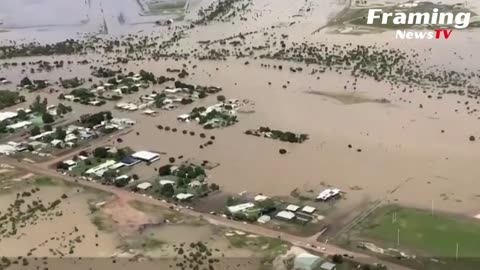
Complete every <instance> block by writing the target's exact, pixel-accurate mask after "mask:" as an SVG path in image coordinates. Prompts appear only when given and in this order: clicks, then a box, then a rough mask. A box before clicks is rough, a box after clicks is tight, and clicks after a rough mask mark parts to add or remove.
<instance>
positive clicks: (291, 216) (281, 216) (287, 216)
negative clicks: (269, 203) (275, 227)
mask: <svg viewBox="0 0 480 270" xmlns="http://www.w3.org/2000/svg"><path fill="white" fill-rule="evenodd" d="M275 217H277V218H279V219H284V220H288V221H290V220H293V219H294V218H295V214H294V213H292V212H290V211H280V212H278V213H277V215H275Z"/></svg>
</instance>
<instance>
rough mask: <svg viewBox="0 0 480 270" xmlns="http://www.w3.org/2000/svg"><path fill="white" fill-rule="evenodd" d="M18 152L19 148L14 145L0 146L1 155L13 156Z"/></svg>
mask: <svg viewBox="0 0 480 270" xmlns="http://www.w3.org/2000/svg"><path fill="white" fill-rule="evenodd" d="M16 151H17V148H16V147H15V146H12V145H8V144H1V145H0V154H2V155H11V154H13V153H15V152H16Z"/></svg>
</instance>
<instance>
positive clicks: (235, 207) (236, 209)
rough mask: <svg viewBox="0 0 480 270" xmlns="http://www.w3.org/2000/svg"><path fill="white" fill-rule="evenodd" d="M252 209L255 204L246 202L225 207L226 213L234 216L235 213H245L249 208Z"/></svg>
mask: <svg viewBox="0 0 480 270" xmlns="http://www.w3.org/2000/svg"><path fill="white" fill-rule="evenodd" d="M253 207H255V204H254V203H251V202H248V203H242V204H237V205H232V206H229V207H227V209H228V211H230V213H232V214H235V213H239V212H243V211H245V210H247V209H250V208H253Z"/></svg>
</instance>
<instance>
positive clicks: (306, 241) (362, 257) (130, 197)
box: [0, 157, 412, 270]
mask: <svg viewBox="0 0 480 270" xmlns="http://www.w3.org/2000/svg"><path fill="white" fill-rule="evenodd" d="M0 163H2V164H8V165H11V166H15V167H17V168H20V169H23V170H26V171H30V172H32V173H35V174H38V175H44V176H48V177H52V178H57V179H62V180H64V181H67V182H71V183H76V184H78V185H81V186H85V187H90V188H94V189H97V190H102V191H105V192H108V193H112V194H114V195H116V196H117V197H118V198H119V199H120V200H122V201H124V202H129V201H140V202H143V203H146V204H150V205H155V206H159V207H164V208H168V207H170V206H172V204H170V203H166V202H162V201H159V200H156V199H153V198H150V197H146V196H143V195H142V194H138V193H134V192H130V191H127V190H124V189H119V188H116V187H113V186H107V185H102V184H99V183H95V182H89V181H77V180H76V179H75V178H73V177H70V176H65V175H62V174H60V173H57V172H56V171H54V170H51V169H49V168H48V166H49V164H50V163H49V162H47V163H43V164H31V163H25V162H19V161H17V160H13V159H10V158H8V157H0ZM179 212H180V213H182V214H185V215H188V216H192V217H198V218H202V219H204V220H206V221H208V222H209V223H211V224H213V225H217V226H222V227H228V228H232V229H235V230H241V231H245V232H249V233H252V234H257V235H261V236H266V237H271V238H280V239H282V240H284V241H287V242H289V243H291V244H293V245H295V246H299V247H302V248H305V249H308V250H314V251H316V252H322V253H324V254H327V255H334V254H349V255H352V256H354V257H355V260H356V261H358V262H359V263H369V264H372V263H382V264H385V265H386V266H387V267H388V269H390V270H412V269H410V268H408V267H404V266H401V265H397V264H393V263H390V262H385V261H380V260H378V259H376V258H374V257H372V256H369V255H366V254H362V253H357V252H351V251H348V250H345V249H342V248H340V247H338V246H335V245H331V244H323V243H319V242H317V241H316V240H315V239H312V238H311V237H299V236H295V235H291V234H286V233H283V232H278V231H275V230H271V229H268V228H265V227H261V226H257V225H254V224H249V223H243V222H238V221H234V220H230V219H226V218H223V217H221V216H214V215H205V214H204V213H200V212H196V211H194V210H191V209H186V208H181V209H180V210H179ZM321 248H325V250H324V251H322V250H321Z"/></svg>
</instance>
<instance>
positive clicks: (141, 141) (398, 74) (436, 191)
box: [0, 0, 480, 258]
mask: <svg viewBox="0 0 480 270" xmlns="http://www.w3.org/2000/svg"><path fill="white" fill-rule="evenodd" d="M21 2H22V1H21ZM27 2H28V3H27ZM37 2H38V3H37ZM37 2H35V3H30V1H23V2H22V4H24V5H29V6H30V5H31V8H26V9H23V10H19V9H18V6H17V4H12V3H9V4H6V3H0V7H1V5H5V8H6V10H12V12H10V11H9V12H7V13H6V14H3V15H2V16H3V17H1V18H0V19H1V20H2V21H3V25H2V26H1V27H2V28H3V29H4V30H6V31H7V32H4V33H0V37H2V41H3V42H4V43H9V44H14V42H13V41H10V40H14V41H15V42H21V41H25V40H30V39H32V38H33V39H37V40H39V41H42V42H47V41H48V42H53V41H58V40H63V39H64V38H63V37H65V36H64V35H66V36H68V37H78V35H77V32H78V33H81V35H83V34H88V35H91V36H95V37H96V39H95V40H94V41H91V40H90V41H88V42H86V43H85V44H87V45H85V44H81V45H79V49H78V51H73V52H72V51H69V52H68V53H66V55H60V54H55V53H49V54H48V55H41V54H39V53H34V52H36V51H35V50H30V51H29V50H18V51H17V52H16V53H17V54H16V55H14V57H12V58H9V57H7V56H5V59H2V60H1V62H0V63H2V64H3V65H2V67H1V68H0V77H5V78H8V80H10V81H12V82H13V83H12V84H11V85H5V88H7V89H12V90H15V89H19V90H18V91H20V92H21V93H22V94H23V95H25V98H26V102H25V103H23V104H18V105H15V106H12V107H10V108H7V109H5V110H4V111H12V110H15V109H17V108H21V107H25V106H28V105H29V104H31V103H32V102H33V100H35V98H36V96H37V95H40V97H41V98H42V99H43V98H46V99H47V100H48V103H49V104H56V103H58V102H59V100H58V98H57V97H58V96H59V94H69V93H70V91H71V89H63V88H62V87H61V86H60V85H59V84H58V83H56V82H58V81H59V78H71V77H74V76H77V77H79V78H83V79H85V84H84V85H83V86H82V87H85V88H87V89H95V88H96V87H97V86H98V85H104V83H105V82H106V81H107V80H110V79H112V78H110V77H106V78H98V77H92V75H91V73H92V68H93V66H102V67H108V68H111V69H115V70H121V71H122V72H123V73H125V74H126V73H128V72H132V74H134V73H137V72H140V70H145V71H148V72H152V73H153V74H154V77H155V83H152V84H151V85H149V86H148V87H147V88H146V89H141V90H139V91H138V92H135V93H132V94H129V95H122V97H121V102H137V101H138V100H140V97H141V96H144V95H147V94H152V93H162V92H163V91H164V90H165V89H167V88H176V87H177V86H175V85H174V82H173V81H177V82H182V83H187V84H191V85H201V86H216V87H220V88H222V92H220V93H219V95H222V96H223V98H224V99H225V98H226V99H238V100H242V101H244V100H246V101H248V108H243V109H244V110H243V111H242V110H239V111H238V114H237V115H236V116H237V120H238V122H236V123H235V125H232V126H229V127H225V128H218V129H209V130H206V129H203V128H202V126H201V125H200V124H198V123H196V122H195V121H191V122H188V121H187V122H180V121H178V120H177V117H178V116H180V115H184V114H188V113H190V112H192V110H193V109H194V108H196V107H208V106H210V105H213V104H215V103H217V102H218V101H219V100H220V97H218V96H217V94H212V95H209V96H207V97H205V98H198V99H196V100H195V101H194V102H193V103H190V104H181V105H178V106H177V107H176V108H174V109H172V110H164V109H161V108H160V107H155V106H153V107H152V109H154V110H155V111H156V114H155V115H154V116H148V115H145V113H143V112H142V111H141V110H139V111H132V112H130V111H127V110H119V109H117V108H115V105H116V103H117V102H116V101H108V102H107V103H106V104H105V105H103V106H101V107H94V106H88V105H82V104H80V103H75V102H69V101H62V102H64V103H65V104H68V105H70V106H72V108H73V112H72V113H71V114H69V115H68V116H66V117H65V118H66V119H67V120H72V121H73V120H76V119H77V118H79V117H80V116H81V115H83V114H85V113H91V112H97V111H100V110H109V111H111V112H112V113H114V115H115V116H116V117H125V118H130V119H133V120H135V121H136V124H135V126H134V127H133V131H132V132H130V133H128V134H126V135H124V136H122V138H121V139H122V140H121V142H119V141H111V142H109V144H111V145H114V146H118V147H126V146H128V147H130V148H131V149H134V150H151V151H156V152H159V153H162V156H161V158H160V160H159V161H157V162H155V163H153V164H152V165H150V166H147V165H144V164H142V165H138V166H136V167H134V169H133V170H132V171H133V172H134V173H135V174H137V175H138V176H140V179H142V181H143V179H145V180H150V179H153V178H155V177H156V176H157V175H158V171H157V170H158V168H159V167H160V166H163V165H167V164H170V163H172V161H170V160H169V158H178V157H182V158H183V160H187V159H195V160H199V161H204V160H206V161H210V162H214V163H219V164H220V165H219V166H218V167H216V168H215V169H212V170H209V171H208V178H209V181H212V182H215V183H218V184H219V185H220V186H221V189H222V191H224V192H225V193H226V194H238V193H241V192H248V193H250V194H258V193H262V194H265V195H267V196H270V197H280V198H288V197H292V196H294V194H293V193H298V194H309V195H310V196H312V198H311V199H313V198H314V197H315V194H318V193H319V192H320V191H322V190H323V189H325V188H327V187H335V188H339V189H340V190H342V192H343V193H342V199H341V200H338V201H335V202H334V203H332V204H331V205H327V203H323V202H311V203H312V204H313V203H315V204H318V205H326V206H325V207H324V208H325V209H327V208H328V213H329V216H327V217H326V221H327V222H331V223H332V224H337V223H336V222H339V223H338V224H342V225H345V223H347V224H348V222H349V221H350V220H351V219H352V218H353V217H354V216H355V215H357V214H358V213H361V212H363V211H365V209H368V208H369V207H372V205H377V204H376V203H377V202H385V203H395V204H400V205H406V206H409V207H415V208H427V209H428V208H430V207H432V205H434V206H435V208H436V209H439V210H441V211H445V212H454V213H456V214H462V215H468V216H474V215H477V214H478V213H480V209H479V207H478V203H479V200H480V196H479V192H478V191H476V190H475V189H474V188H472V187H474V186H475V183H476V181H477V180H476V175H477V174H479V173H480V168H479V167H478V166H477V165H476V160H477V158H478V152H479V149H480V145H479V140H480V129H479V128H478V125H477V122H478V119H479V117H480V115H479V111H478V110H479V104H480V103H479V102H480V101H479V100H478V98H479V97H480V95H479V93H480V89H479V88H478V84H479V82H480V76H479V74H478V72H479V69H480V66H479V65H478V61H477V60H478V57H480V55H478V52H477V49H476V48H477V47H478V46H479V45H480V36H479V35H478V29H476V28H471V29H466V30H462V31H454V32H453V34H452V37H451V40H449V41H448V42H447V43H448V46H446V45H445V44H446V43H445V42H443V43H442V42H435V41H429V40H424V41H420V40H409V41H406V40H397V39H395V33H394V31H391V30H390V29H383V30H382V31H373V32H369V33H365V34H363V33H362V34H359V35H342V34H339V33H338V32H335V31H332V30H334V28H335V27H329V25H328V24H329V22H331V21H332V19H335V18H336V17H335V16H337V15H338V14H339V12H341V11H342V10H344V9H345V8H354V7H352V5H351V3H347V2H346V1H323V2H318V1H310V0H308V1H290V0H288V1H287V0H275V1H271V0H258V1H248V0H245V1H225V2H224V5H223V6H220V7H219V6H218V5H215V3H216V2H215V1H186V2H185V1H171V2H166V1H138V2H137V1H133V0H132V1H129V0H122V1H110V0H102V1H100V0H89V1H86V2H84V1H78V2H75V5H78V10H79V12H76V13H75V15H72V16H67V15H68V12H67V11H66V12H65V14H66V16H65V18H64V19H61V18H60V19H58V20H55V21H51V17H52V16H47V14H45V16H44V17H42V16H38V17H36V16H32V21H28V20H17V19H16V18H18V17H19V16H20V17H26V16H28V12H33V11H32V9H33V8H34V6H35V5H38V4H39V3H40V2H42V1H37ZM60 2H61V1H53V0H52V1H49V3H50V4H52V5H58V6H59V8H62V6H65V5H66V4H65V3H63V2H61V3H60ZM368 4H369V5H385V4H386V3H378V2H372V3H368ZM446 4H455V3H453V2H451V1H450V2H448V3H446ZM212 5H213V6H212ZM464 7H465V8H467V9H469V10H472V11H474V12H476V10H477V7H478V1H469V2H468V3H466V4H465V5H464ZM182 10H183V11H182ZM15 12H17V13H15ZM167 13H168V14H167ZM10 14H17V16H13V15H12V16H10ZM180 14H182V15H180ZM9 16H10V17H9ZM172 16H184V18H182V19H183V20H181V21H180V20H179V21H178V22H177V21H175V19H174V22H173V24H172V25H170V26H167V27H163V26H162V27H160V26H155V24H156V21H157V20H164V19H166V18H173V17H172ZM159 18H160V19H159ZM74 29H75V30H74ZM124 34H131V35H130V36H128V37H125V36H122V35H124ZM459 48H461V49H459ZM38 50H39V51H40V50H46V49H45V47H42V48H40V49H38ZM2 52H3V53H4V54H5V55H8V53H9V52H8V50H4V51H2ZM30 55H34V56H33V57H25V56H30ZM348 57H350V58H351V59H347V58H348ZM345 59H347V60H345ZM359 59H360V60H359ZM40 60H42V61H48V62H50V63H54V62H55V61H57V62H58V61H64V63H65V64H64V65H63V66H62V67H61V68H53V69H51V70H49V71H46V70H45V69H41V68H37V67H38V61H40ZM335 61H337V62H335ZM82 62H83V64H81V63H82ZM35 63H37V64H35ZM172 70H177V71H172ZM185 74H187V75H185ZM25 76H28V77H29V78H30V79H38V80H48V81H49V82H50V83H51V85H50V86H49V87H48V88H46V89H44V90H40V91H36V92H28V91H27V90H25V89H23V90H22V89H20V88H17V87H16V85H17V84H19V82H20V81H21V80H22V78H23V77H25ZM160 78H161V80H160ZM166 78H172V79H171V80H167V79H166ZM110 81H111V80H110ZM160 81H161V82H160ZM50 89H53V90H50ZM170 90H172V89H170ZM158 125H161V126H162V127H166V126H168V127H169V130H171V131H168V132H167V131H166V130H165V129H163V128H162V129H159V128H158V127H157V126H158ZM264 126H268V127H272V128H275V129H278V130H283V131H294V132H299V133H302V134H307V135H308V140H306V141H305V142H303V143H301V144H297V143H287V142H282V141H280V140H263V139H259V138H256V137H255V136H247V135H246V134H245V132H246V131H247V130H252V129H257V128H258V127H264ZM170 128H171V129H170ZM173 129H175V132H174V131H173ZM182 131H185V132H184V133H183V132H182ZM192 133H193V135H190V134H192ZM200 133H205V134H207V137H210V136H213V137H214V138H215V139H212V145H210V146H208V147H203V145H202V143H204V140H203V139H202V138H201V137H199V136H197V135H198V134H200ZM210 138H211V137H210ZM92 144H95V142H93V143H92ZM199 146H202V147H199ZM55 189H58V187H55V188H54V190H55ZM419 190H421V191H422V192H421V194H420V193H419ZM294 191H295V192H294ZM51 192H52V193H51V194H50V193H49V194H50V195H48V196H49V197H52V196H53V197H55V196H58V194H57V193H61V192H64V191H61V190H56V191H51ZM68 194H69V193H67V195H68ZM81 194H83V193H81ZM10 195H11V196H15V195H12V194H10ZM10 195H8V196H10ZM60 196H61V194H60ZM77 197H78V199H77V200H78V201H77V202H76V203H77V204H80V202H81V199H80V197H82V196H80V195H76V196H73V195H72V197H71V198H72V199H75V198H77ZM12 198H14V197H9V199H12ZM69 198H70V195H69ZM82 198H83V197H82ZM307 202H308V200H307ZM72 203H73V202H72ZM200 208H201V207H200ZM324 208H323V207H319V208H318V209H324ZM81 209H83V208H82V207H80V206H78V207H76V211H81ZM86 209H87V210H88V207H86ZM102 210H103V213H104V214H105V215H107V216H111V219H112V220H113V223H109V222H106V223H105V224H104V225H105V227H106V228H110V227H111V226H112V224H115V226H119V227H116V228H115V229H114V230H113V231H115V233H116V234H119V235H121V237H122V239H123V240H124V241H120V242H115V241H119V240H118V238H116V237H113V236H112V235H110V234H109V233H108V231H109V230H107V233H105V236H104V237H105V239H107V240H108V241H107V240H105V242H108V244H106V248H104V249H102V251H103V252H105V253H104V254H103V255H98V256H108V255H106V253H112V254H113V253H115V252H116V251H118V250H117V249H116V248H118V247H119V246H125V245H127V246H128V244H131V245H133V246H134V247H136V248H139V247H141V246H142V244H145V245H151V246H159V247H161V248H159V249H155V250H149V251H148V253H149V254H152V255H158V256H167V257H168V256H169V254H170V255H171V254H174V253H175V252H178V246H179V245H180V244H181V243H182V242H187V241H188V240H189V239H191V240H192V241H194V242H198V241H201V242H203V241H208V242H212V245H211V246H210V247H211V248H212V249H213V250H215V249H219V250H222V251H224V250H226V253H225V254H228V256H231V257H235V258H237V257H238V258H241V257H250V256H252V255H254V254H253V253H252V252H251V250H250V251H249V250H244V249H242V250H238V247H237V248H236V247H234V245H233V244H232V242H231V241H229V239H228V238H226V237H225V235H224V232H223V231H222V232H217V231H215V229H212V227H210V226H207V225H205V224H196V223H195V222H194V225H192V224H183V223H182V224H181V225H180V226H174V225H170V224H163V223H162V225H161V226H155V225H152V224H157V223H159V222H160V223H161V222H164V221H165V219H168V218H165V216H162V214H159V215H151V214H148V213H147V214H146V212H148V211H140V210H138V209H137V210H134V211H131V210H132V208H131V205H129V204H128V202H125V201H121V200H120V201H116V202H112V203H108V204H106V205H105V207H104V208H103V209H102ZM127 210H128V211H127ZM65 211H66V210H65ZM116 212H122V213H129V215H125V216H123V217H119V216H115V213H116ZM86 215H87V216H88V214H86ZM135 220H141V221H142V222H140V223H141V224H150V225H152V226H146V227H145V228H143V229H142V232H141V233H140V234H139V235H135V237H129V236H128V235H130V234H132V232H135V233H138V229H139V226H138V223H136V222H133V221H135ZM97 221H98V222H100V221H101V220H100V219H98V218H97ZM79 222H80V221H79ZM82 222H83V221H82ZM85 222H86V221H85ZM187 223H188V222H187ZM88 226H90V225H88ZM193 227H195V230H192V228H193ZM93 228H94V227H91V228H90V227H87V228H85V230H86V231H88V232H89V234H91V233H92V232H94V231H92V230H93ZM190 231H196V232H198V233H197V234H194V235H192V234H189V232H190ZM109 237H112V238H109ZM36 240H38V241H40V239H36ZM144 240H145V241H147V240H148V241H147V242H142V241H144ZM1 243H2V242H0V245H1ZM86 243H88V244H86V245H90V244H92V243H91V242H88V241H86ZM164 243H169V244H168V245H164ZM192 248H194V249H196V248H198V247H195V246H194V247H192ZM202 249H203V247H202ZM81 251H82V248H79V252H81ZM84 251H85V252H93V255H88V254H87V255H85V256H95V254H96V253H95V252H94V251H95V249H88V248H85V250H84ZM12 252H13V251H12ZM177 255H178V254H177ZM225 256H227V255H225Z"/></svg>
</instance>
